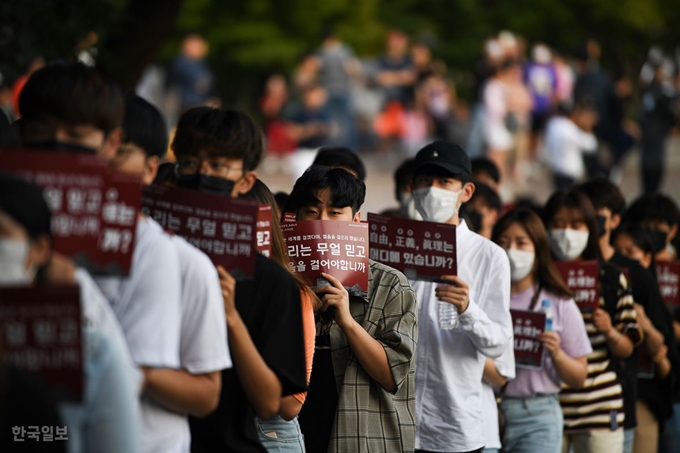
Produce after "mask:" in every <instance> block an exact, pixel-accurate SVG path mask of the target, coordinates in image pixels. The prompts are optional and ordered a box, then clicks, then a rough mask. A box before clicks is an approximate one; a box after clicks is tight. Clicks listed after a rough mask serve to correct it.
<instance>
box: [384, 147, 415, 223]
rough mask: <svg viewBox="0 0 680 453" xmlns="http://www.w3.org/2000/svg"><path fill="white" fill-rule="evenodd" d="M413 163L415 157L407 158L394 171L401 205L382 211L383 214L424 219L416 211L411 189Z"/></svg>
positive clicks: (396, 195)
mask: <svg viewBox="0 0 680 453" xmlns="http://www.w3.org/2000/svg"><path fill="white" fill-rule="evenodd" d="M413 163H414V159H406V160H405V161H404V162H403V163H402V164H401V165H400V166H399V168H397V170H396V171H395V172H394V187H395V198H396V200H397V201H398V202H399V207H398V208H394V209H387V210H385V211H383V212H382V213H381V214H382V215H386V216H390V217H398V218H400V219H412V220H423V218H422V216H421V215H420V214H419V213H418V211H416V205H415V200H414V199H413V193H412V191H411V179H412V178H413Z"/></svg>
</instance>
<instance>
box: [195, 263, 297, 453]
mask: <svg viewBox="0 0 680 453" xmlns="http://www.w3.org/2000/svg"><path fill="white" fill-rule="evenodd" d="M236 308H237V309H238V312H239V314H240V315H241V318H243V322H244V323H245V325H246V327H247V328H248V332H249V333H250V336H251V338H252V339H253V343H255V346H256V347H257V350H258V351H259V352H260V354H261V355H262V358H263V359H264V360H265V362H267V365H268V366H269V367H270V368H271V369H272V371H274V373H276V375H277V376H278V378H279V380H280V381H281V386H282V390H283V392H282V394H283V396H286V395H292V394H294V393H299V392H303V391H305V390H306V389H307V377H306V371H305V350H304V341H303V330H302V308H301V302H300V290H299V288H298V286H297V284H296V282H295V280H294V279H293V278H292V277H291V276H290V274H288V272H287V271H286V270H285V269H283V268H282V267H281V266H279V265H278V264H277V263H275V262H274V261H271V260H269V259H267V258H265V257H264V256H262V255H260V254H258V255H257V256H256V258H255V276H254V278H253V279H251V280H244V281H239V282H238V283H237V284H236ZM190 425H191V451H192V452H215V451H224V452H227V451H238V452H266V450H265V449H264V447H263V446H262V445H261V444H260V442H259V440H258V435H257V427H256V425H255V412H254V410H253V408H252V407H251V405H250V403H249V402H248V400H247V399H246V395H245V393H244V391H243V387H242V386H241V382H240V380H239V377H238V374H237V372H236V370H235V369H234V368H231V369H228V370H223V371H222V392H221V394H220V404H219V406H218V408H217V410H215V412H213V413H212V414H210V415H209V416H207V417H205V418H202V419H197V418H194V417H190Z"/></svg>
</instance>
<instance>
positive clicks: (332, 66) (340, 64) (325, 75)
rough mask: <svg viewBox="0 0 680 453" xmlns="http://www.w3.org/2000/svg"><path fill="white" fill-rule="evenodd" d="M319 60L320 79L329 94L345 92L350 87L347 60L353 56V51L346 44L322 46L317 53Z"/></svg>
mask: <svg viewBox="0 0 680 453" xmlns="http://www.w3.org/2000/svg"><path fill="white" fill-rule="evenodd" d="M317 57H318V58H319V60H321V81H322V83H323V86H324V88H325V89H326V90H327V91H328V93H329V94H331V95H336V94H347V93H348V92H349V89H350V80H349V75H348V74H347V70H346V65H347V62H349V61H351V60H352V59H353V58H354V52H353V51H352V49H350V47H349V46H347V45H346V44H340V45H337V46H329V47H322V48H321V49H319V51H318V53H317Z"/></svg>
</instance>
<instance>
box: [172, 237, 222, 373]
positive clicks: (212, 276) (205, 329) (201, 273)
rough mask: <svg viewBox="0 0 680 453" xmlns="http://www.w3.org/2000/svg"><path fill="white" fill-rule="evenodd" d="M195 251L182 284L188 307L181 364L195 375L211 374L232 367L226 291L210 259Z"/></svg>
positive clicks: (183, 312)
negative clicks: (225, 299) (224, 293)
mask: <svg viewBox="0 0 680 453" xmlns="http://www.w3.org/2000/svg"><path fill="white" fill-rule="evenodd" d="M187 246H189V247H193V246H191V245H188V244H187ZM193 252H195V253H193V255H192V265H191V266H189V268H188V269H187V271H185V275H184V278H183V281H182V283H183V284H184V285H186V287H184V288H182V298H183V299H184V300H183V303H184V304H187V306H185V307H183V310H182V336H181V339H180V361H181V365H182V368H184V369H186V370H187V371H189V372H190V373H192V374H201V373H211V372H215V371H220V370H223V369H225V368H230V367H231V366H232V363H231V356H230V355H229V349H228V347H227V323H226V317H225V314H224V303H223V301H222V288H221V287H220V281H219V277H218V275H217V270H216V269H215V266H213V264H212V262H211V261H210V258H208V257H207V256H206V255H205V254H203V253H202V252H200V251H199V250H197V249H194V250H193Z"/></svg>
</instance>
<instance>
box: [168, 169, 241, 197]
mask: <svg viewBox="0 0 680 453" xmlns="http://www.w3.org/2000/svg"><path fill="white" fill-rule="evenodd" d="M176 176H177V185H178V186H179V187H182V188H184V189H192V190H198V191H199V192H203V193H210V194H213V195H228V196H230V195H231V193H232V191H233V190H234V184H235V183H234V181H232V180H230V179H225V178H218V177H217V176H206V175H204V174H201V173H196V174H195V175H176Z"/></svg>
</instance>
